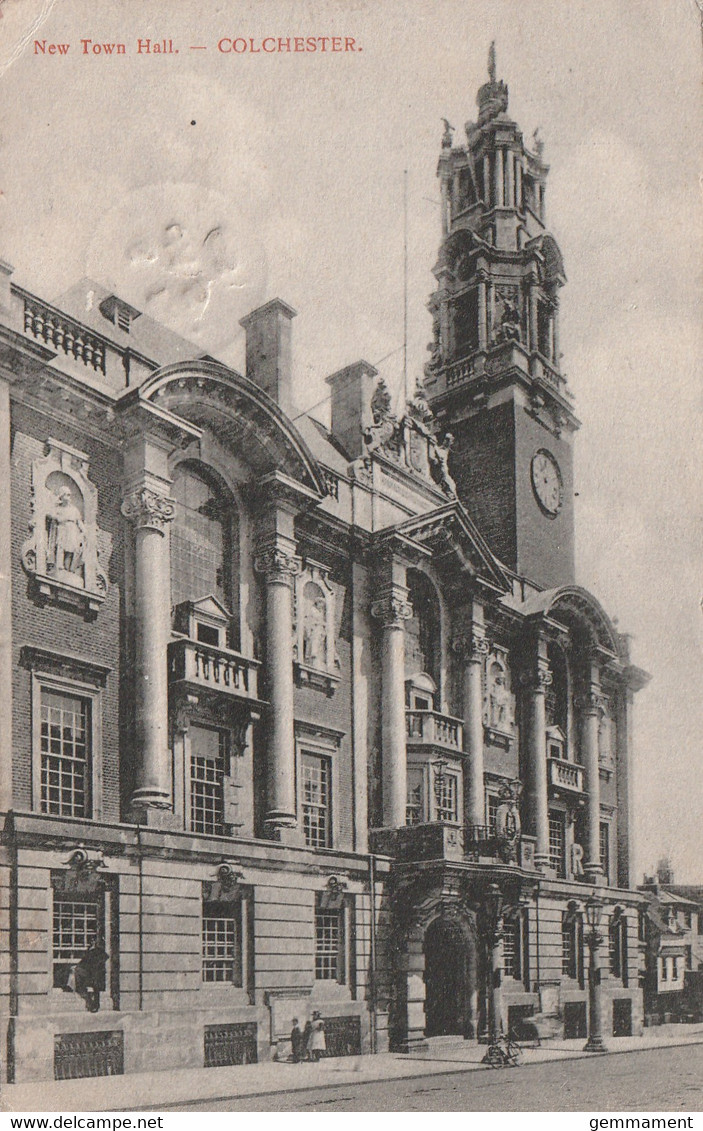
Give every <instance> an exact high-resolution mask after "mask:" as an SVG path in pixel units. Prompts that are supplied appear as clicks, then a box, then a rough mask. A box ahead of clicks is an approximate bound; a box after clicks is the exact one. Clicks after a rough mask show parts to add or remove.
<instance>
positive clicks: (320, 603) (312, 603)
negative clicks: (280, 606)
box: [303, 584, 327, 668]
mask: <svg viewBox="0 0 703 1131" xmlns="http://www.w3.org/2000/svg"><path fill="white" fill-rule="evenodd" d="M304 602H305V611H304V614H303V663H305V664H310V666H311V667H313V668H326V666H327V625H326V620H327V605H326V602H325V598H324V594H323V593H322V591H321V590H320V589H319V588H318V586H317V585H311V584H308V585H306V586H305V593H304Z"/></svg>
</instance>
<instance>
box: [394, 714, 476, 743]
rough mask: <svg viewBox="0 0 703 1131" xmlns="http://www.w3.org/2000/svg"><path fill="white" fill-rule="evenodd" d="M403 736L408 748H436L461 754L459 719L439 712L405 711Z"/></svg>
mask: <svg viewBox="0 0 703 1131" xmlns="http://www.w3.org/2000/svg"><path fill="white" fill-rule="evenodd" d="M405 735H406V739H407V744H408V746H411V747H412V746H437V747H439V748H440V749H442V750H450V751H452V753H454V754H457V753H461V749H462V747H463V743H464V728H463V725H462V722H461V719H455V718H453V717H452V716H451V715H441V714H440V713H439V711H406V712H405Z"/></svg>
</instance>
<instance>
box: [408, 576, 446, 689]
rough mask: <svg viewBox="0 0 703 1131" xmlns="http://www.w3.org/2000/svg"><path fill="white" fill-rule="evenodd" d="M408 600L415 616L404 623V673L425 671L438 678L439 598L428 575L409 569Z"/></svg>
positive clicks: (409, 675) (410, 673) (413, 674)
mask: <svg viewBox="0 0 703 1131" xmlns="http://www.w3.org/2000/svg"><path fill="white" fill-rule="evenodd" d="M408 590H409V600H410V604H411V606H412V610H413V615H412V617H411V618H410V620H407V621H406V622H405V675H406V677H412V676H416V675H419V674H420V673H421V672H425V673H426V674H427V675H429V676H431V677H432V679H433V680H434V681H435V683H437V681H438V679H439V635H440V629H439V620H440V617H439V601H438V600H437V594H436V592H435V588H434V586H433V584H432V582H431V581H430V579H429V578H428V577H426V576H425V574H424V573H421V572H420V571H419V570H412V569H411V570H408Z"/></svg>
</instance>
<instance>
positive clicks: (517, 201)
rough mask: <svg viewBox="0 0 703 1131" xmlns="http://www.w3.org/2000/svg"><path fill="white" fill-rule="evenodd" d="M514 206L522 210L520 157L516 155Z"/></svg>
mask: <svg viewBox="0 0 703 1131" xmlns="http://www.w3.org/2000/svg"><path fill="white" fill-rule="evenodd" d="M515 207H516V208H517V209H519V211H520V212H522V211H523V207H522V157H517V158H516V160H515Z"/></svg>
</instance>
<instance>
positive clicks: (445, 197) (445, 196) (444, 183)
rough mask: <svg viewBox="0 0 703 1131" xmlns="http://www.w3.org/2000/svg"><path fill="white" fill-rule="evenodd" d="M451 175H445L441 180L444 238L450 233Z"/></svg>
mask: <svg viewBox="0 0 703 1131" xmlns="http://www.w3.org/2000/svg"><path fill="white" fill-rule="evenodd" d="M449 186H450V180H449V177H446V176H443V177H442V179H441V181H440V186H439V187H440V194H441V199H442V205H441V207H442V239H443V240H444V239H446V238H447V236H448V235H449V200H450V194H449Z"/></svg>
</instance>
